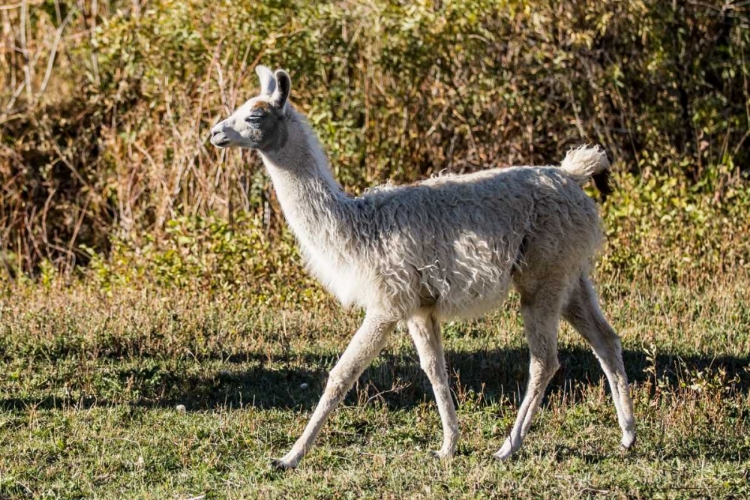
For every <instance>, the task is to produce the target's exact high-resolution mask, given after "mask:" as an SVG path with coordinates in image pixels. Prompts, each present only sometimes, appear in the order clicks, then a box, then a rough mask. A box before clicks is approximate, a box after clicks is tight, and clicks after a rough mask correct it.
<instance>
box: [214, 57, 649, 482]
mask: <svg viewBox="0 0 750 500" xmlns="http://www.w3.org/2000/svg"><path fill="white" fill-rule="evenodd" d="M256 72H257V73H258V76H259V77H260V84H261V93H260V95H259V96H257V97H255V98H253V99H250V100H249V101H247V102H246V103H245V104H244V105H243V106H242V107H240V108H239V109H237V110H236V111H235V112H234V114H233V115H232V116H230V117H229V118H227V119H226V120H224V121H222V122H221V123H219V124H217V125H216V126H215V127H213V129H212V130H211V142H212V143H213V144H214V145H215V146H217V147H219V148H226V147H240V148H249V149H257V150H258V151H259V152H260V155H261V157H262V158H263V163H264V164H265V166H266V168H267V169H268V172H269V174H270V175H271V179H272V180H273V184H274V187H275V189H276V193H277V195H278V198H279V201H280V203H281V207H282V209H283V211H284V214H285V216H286V218H287V221H288V223H289V225H290V226H291V228H292V230H293V231H294V234H295V235H296V237H297V239H298V240H299V244H300V246H301V248H302V252H303V254H304V257H305V259H306V261H307V264H308V267H309V269H310V271H311V272H312V273H313V274H314V275H315V276H316V277H317V278H318V279H319V280H320V281H321V282H322V283H323V284H324V285H325V287H326V288H327V289H328V290H330V291H331V292H332V293H333V294H335V295H336V297H337V298H338V299H339V300H340V301H341V302H342V303H343V304H344V305H352V304H354V305H357V306H359V307H362V308H364V309H365V310H366V316H365V319H364V322H363V324H362V326H361V327H360V329H359V330H358V331H357V333H356V334H355V335H354V338H353V339H352V340H351V342H350V344H349V346H348V347H347V348H346V350H345V351H344V354H343V355H342V356H341V359H339V361H338V363H337V364H336V366H335V367H334V368H333V370H332V371H331V373H330V377H329V380H328V383H327V385H326V388H325V392H324V394H323V396H322V397H321V399H320V402H319V403H318V406H317V407H316V408H315V412H314V413H313V415H312V418H311V419H310V422H309V423H308V425H307V427H306V428H305V431H304V432H303V434H302V436H301V437H300V438H299V439H298V440H297V442H296V443H295V444H294V446H293V447H292V449H291V450H290V451H289V453H287V454H286V455H285V456H284V457H282V458H281V459H278V460H274V462H273V463H274V464H275V465H276V466H277V467H279V468H293V467H296V466H297V464H298V463H299V462H300V460H301V459H302V457H303V456H304V455H305V454H306V453H307V452H308V451H309V450H310V448H311V447H312V444H313V441H314V440H315V437H316V436H317V435H318V433H319V432H320V429H321V427H322V426H323V424H324V423H325V421H326V418H327V417H328V415H329V414H330V413H331V412H332V411H333V410H334V408H336V406H337V405H338V404H339V402H340V401H341V400H342V399H343V398H344V395H345V394H346V393H347V391H348V390H349V389H350V388H351V387H352V385H353V384H354V382H355V381H356V380H357V378H358V377H359V376H360V374H361V373H362V372H363V371H364V370H365V368H366V367H367V366H368V365H369V363H370V362H371V361H372V360H373V358H374V357H375V356H377V354H378V353H379V352H380V350H381V349H382V348H383V347H384V345H385V343H386V340H387V339H388V336H389V334H390V333H391V332H392V331H393V330H394V327H395V326H396V324H397V323H398V322H399V321H403V322H405V323H406V324H407V326H408V330H409V334H410V335H411V336H412V338H413V340H414V343H415V345H416V348H417V351H418V353H419V358H420V365H421V367H422V368H423V369H424V371H425V372H426V374H427V376H428V378H429V380H430V382H431V384H432V387H433V390H434V392H435V399H436V400H437V407H438V410H439V412H440V417H441V419H442V424H443V433H444V435H443V445H442V447H441V448H440V451H437V452H435V455H436V456H438V457H440V458H447V457H450V456H451V455H452V454H453V452H454V450H455V449H456V441H457V439H458V421H457V418H456V410H455V407H454V405H453V400H452V398H451V392H450V388H449V379H448V374H447V371H446V366H445V355H444V353H443V345H442V340H441V335H440V321H441V320H444V319H445V318H450V317H456V316H460V317H472V316H477V315H479V314H482V313H483V312H486V311H488V310H490V309H495V308H497V307H499V306H500V305H501V304H502V302H503V300H504V299H505V297H506V295H507V292H508V288H509V286H510V283H511V282H512V283H513V285H514V286H515V288H516V290H517V291H518V292H519V294H520V296H521V314H522V315H523V319H524V329H525V332H526V338H527V339H528V343H529V349H530V351H531V366H530V376H529V383H528V389H527V390H526V394H525V396H524V399H523V402H522V404H521V407H520V408H519V411H518V417H517V419H516V421H515V424H514V425H513V429H512V430H511V432H510V436H508V438H507V439H506V441H505V443H504V444H503V446H502V447H501V448H500V450H499V451H498V452H497V453H495V457H497V458H499V459H506V458H508V457H510V456H511V454H513V453H514V452H515V451H516V450H518V448H519V447H520V446H521V443H522V441H523V439H524V437H525V436H526V433H527V432H528V430H529V427H530V425H531V421H532V419H533V417H534V413H535V412H536V411H537V408H538V407H539V403H540V401H541V399H542V397H543V395H544V391H545V388H546V387H547V384H548V382H549V381H550V379H551V378H552V376H553V375H554V373H555V371H556V370H557V369H558V366H559V364H558V360H557V330H558V323H559V320H560V317H561V316H562V317H563V318H565V319H566V320H567V321H568V322H569V323H570V324H571V325H573V327H575V329H576V330H577V331H578V332H579V333H580V334H581V335H583V337H584V338H585V339H586V340H587V341H588V342H589V343H590V344H591V347H592V348H593V351H594V353H595V354H596V356H597V357H598V358H599V361H600V362H601V365H602V368H603V370H604V373H605V374H606V375H607V378H608V380H609V385H610V387H611V390H612V398H613V399H614V403H615V408H616V410H617V418H618V421H619V423H620V427H621V428H622V432H623V436H622V441H621V443H622V446H623V447H624V448H629V447H630V446H631V445H632V444H633V443H634V441H635V423H634V419H633V407H632V403H631V400H630V394H629V388H628V382H627V378H626V375H625V369H624V366H623V362H622V348H621V346H620V339H619V337H618V336H617V334H616V333H615V331H614V330H613V329H612V327H611V326H610V325H609V324H608V323H607V320H606V319H605V318H604V316H603V315H602V312H601V311H600V309H599V305H598V300H597V296H596V293H595V291H594V288H593V286H592V284H591V281H590V279H589V278H588V271H589V266H590V259H591V258H592V256H593V254H594V252H595V250H596V248H597V246H598V245H599V243H600V240H601V238H602V235H601V230H600V219H599V215H598V210H597V206H596V203H595V202H594V201H593V200H592V199H591V198H589V197H588V196H587V195H586V194H585V193H584V191H583V189H581V185H582V184H583V183H585V182H586V181H587V180H588V179H589V178H590V177H591V176H592V175H594V174H596V173H599V172H604V171H606V169H608V168H609V162H608V161H607V157H606V154H605V153H604V152H603V151H601V150H600V149H599V148H598V147H597V148H587V147H581V148H578V149H574V150H572V151H570V152H569V153H568V155H567V156H566V157H565V160H563V162H562V166H561V168H557V167H512V168H504V169H494V170H487V171H483V172H477V173H474V174H468V175H445V176H440V177H436V178H432V179H429V180H427V181H424V182H421V183H418V184H415V185H410V186H399V187H384V188H380V189H376V190H373V191H370V192H367V193H366V194H364V195H363V196H360V197H358V198H352V197H349V196H347V195H346V193H344V191H343V190H342V189H341V187H340V186H339V185H338V183H337V182H336V181H335V180H334V178H333V176H332V174H331V170H330V168H329V165H328V161H327V159H326V156H325V154H324V153H323V150H322V148H321V146H320V143H319V142H318V140H317V138H316V136H315V134H314V132H313V131H312V130H311V128H310V125H309V124H308V123H307V121H306V120H305V119H304V117H303V116H301V115H300V114H299V113H297V112H296V111H295V110H294V108H293V107H292V105H291V104H290V103H289V102H288V97H289V92H290V89H291V81H290V78H289V75H288V74H287V73H286V72H284V71H281V70H279V71H276V73H275V74H274V73H272V72H271V71H270V70H269V69H268V68H266V67H264V66H258V67H257V68H256Z"/></svg>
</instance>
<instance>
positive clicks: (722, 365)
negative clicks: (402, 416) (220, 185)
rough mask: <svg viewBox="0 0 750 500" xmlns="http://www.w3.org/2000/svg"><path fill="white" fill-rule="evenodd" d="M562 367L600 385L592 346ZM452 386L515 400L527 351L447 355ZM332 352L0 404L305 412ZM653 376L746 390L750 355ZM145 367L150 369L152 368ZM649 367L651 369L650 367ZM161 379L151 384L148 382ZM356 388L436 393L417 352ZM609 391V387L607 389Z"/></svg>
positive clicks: (396, 394) (380, 367)
mask: <svg viewBox="0 0 750 500" xmlns="http://www.w3.org/2000/svg"><path fill="white" fill-rule="evenodd" d="M559 359H560V365H561V368H560V370H559V371H558V372H557V374H556V375H555V377H554V378H553V379H552V381H551V382H550V389H549V390H548V392H551V393H554V392H560V391H568V392H570V391H576V390H578V391H581V390H582V387H581V386H586V385H592V384H594V385H595V384H599V383H601V379H602V378H603V377H604V374H603V372H602V370H601V368H600V366H599V363H598V361H597V360H596V358H595V357H594V355H593V354H592V353H591V351H589V350H587V349H585V348H582V347H573V346H568V347H563V348H561V349H560V353H559ZM623 360H624V362H625V367H626V370H627V374H628V378H629V380H630V381H631V382H637V383H643V382H645V381H646V380H647V379H648V378H649V377H653V374H652V373H651V370H650V368H651V367H653V366H654V363H653V361H654V360H653V359H648V358H647V356H646V354H645V353H644V352H641V351H635V350H625V351H624V352H623ZM447 361H448V370H449V373H450V375H451V379H452V380H451V387H452V389H453V390H454V391H456V392H457V393H458V392H461V393H464V394H466V393H469V392H473V393H475V394H481V395H482V398H483V400H484V401H487V402H495V401H498V400H500V399H503V398H507V399H508V400H509V401H510V402H511V404H514V405H515V404H516V403H517V402H518V401H519V400H520V398H521V397H522V395H523V391H524V390H525V385H526V381H527V379H528V363H529V353H528V349H527V348H526V347H525V346H524V347H512V348H496V349H488V350H477V351H472V352H464V351H449V352H448V353H447ZM335 362H336V358H335V356H331V355H323V354H315V353H301V354H300V353H295V354H286V355H280V356H272V357H270V358H269V357H268V356H267V355H261V354H258V353H255V352H247V353H241V354H236V355H234V356H233V357H232V358H230V359H228V360H227V359H226V358H225V359H224V364H223V365H222V366H223V367H226V368H227V369H221V370H203V371H202V372H200V373H199V374H194V373H192V374H186V373H184V372H183V371H178V370H174V371H161V372H158V370H159V368H158V367H152V368H149V369H143V368H127V369H123V370H121V371H120V372H119V373H118V378H119V379H120V380H122V381H133V380H135V381H136V384H139V382H138V381H141V382H140V384H141V385H139V386H138V387H137V389H138V393H139V394H141V396H140V397H139V398H138V399H137V400H135V401H128V402H127V403H119V402H117V401H114V400H107V398H105V397H99V396H97V395H94V396H93V397H91V398H83V399H78V400H71V401H65V400H61V399H59V398H55V397H53V396H47V397H44V398H36V399H34V398H7V399H2V398H0V409H2V410H23V409H25V408H28V407H30V406H33V407H36V408H41V409H45V408H46V409H50V408H58V407H60V406H65V405H68V406H70V405H73V406H76V407H79V408H87V407H92V406H115V405H118V404H124V405H130V406H136V407H143V408H158V407H174V406H175V405H178V404H181V405H185V407H186V408H187V410H188V411H203V410H211V409H219V408H225V409H226V408H229V409H234V408H242V407H245V406H253V407H257V408H263V409H270V408H277V409H285V410H289V409H295V410H304V411H309V410H311V409H312V408H314V407H315V404H316V403H317V401H318V398H319V397H320V395H321V394H322V392H323V389H324V388H325V383H326V380H327V376H328V372H329V370H330V369H331V368H332V367H333V365H334V364H335ZM655 362H656V363H655V366H656V370H657V376H658V377H659V379H660V381H661V383H662V384H664V383H666V384H667V386H668V387H671V388H677V387H678V384H679V380H680V374H684V373H687V372H690V373H695V372H697V371H704V372H705V370H706V369H709V368H710V369H711V370H712V371H713V373H717V372H719V371H723V372H724V373H725V380H731V379H736V382H735V384H734V387H735V390H737V391H740V392H741V393H743V394H747V393H748V392H750V370H748V367H749V366H750V356H740V357H738V356H725V355H720V356H678V355H676V354H668V353H663V354H659V355H657V356H656V358H655ZM149 370H151V371H154V373H151V372H150V371H149ZM647 370H649V371H647ZM155 379H158V383H157V384H154V383H153V380H155ZM356 387H357V390H355V391H350V393H349V394H348V395H347V398H346V403H347V404H358V402H361V401H363V400H365V401H379V402H380V403H381V404H384V405H386V406H388V407H389V408H392V409H408V408H411V407H414V406H418V405H420V404H422V403H423V402H425V401H431V400H432V398H433V395H432V389H431V387H430V383H429V381H428V380H427V378H426V376H425V375H424V373H423V372H422V370H421V369H420V367H419V361H418V359H417V356H416V353H415V352H405V353H404V352H401V353H397V354H395V353H391V352H384V353H383V354H381V355H380V356H379V357H378V358H377V359H376V361H375V363H373V365H372V366H371V367H369V368H368V369H367V370H366V371H365V372H364V374H363V375H362V376H361V377H360V378H359V380H358V382H357V386H356ZM607 390H608V389H607Z"/></svg>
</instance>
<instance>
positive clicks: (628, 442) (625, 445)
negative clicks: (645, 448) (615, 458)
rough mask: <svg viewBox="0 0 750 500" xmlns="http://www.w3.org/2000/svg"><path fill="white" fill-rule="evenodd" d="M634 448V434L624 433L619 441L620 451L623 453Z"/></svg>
mask: <svg viewBox="0 0 750 500" xmlns="http://www.w3.org/2000/svg"><path fill="white" fill-rule="evenodd" d="M633 446H635V432H626V433H625V434H623V436H622V441H620V449H621V450H622V451H623V452H626V451H628V450H631V449H632V448H633Z"/></svg>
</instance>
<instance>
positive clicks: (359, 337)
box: [272, 313, 396, 469]
mask: <svg viewBox="0 0 750 500" xmlns="http://www.w3.org/2000/svg"><path fill="white" fill-rule="evenodd" d="M395 325H396V322H395V321H393V320H391V319H386V318H383V317H381V316H379V315H376V314H370V313H368V314H367V317H366V318H365V321H364V323H362V326H361V327H360V329H359V330H358V331H357V333H356V334H355V335H354V338H352V340H351V342H350V343H349V346H348V347H347V348H346V350H345V351H344V354H343V355H342V356H341V359H339V361H338V363H336V366H335V367H334V368H333V370H331V374H330V375H329V377H328V383H327V384H326V389H325V392H324V393H323V396H322V397H321V398H320V402H319V403H318V406H317V407H315V412H314V413H313V416H312V417H311V418H310V422H309V423H308V424H307V427H305V430H304V432H303V433H302V436H300V438H299V439H298V440H297V442H296V443H294V446H293V447H292V449H291V450H290V451H289V453H287V454H286V455H284V456H283V457H282V458H279V459H275V460H273V461H272V463H273V465H274V466H275V467H276V468H278V469H291V468H294V467H296V466H297V464H299V462H300V460H302V457H304V456H305V454H306V453H307V452H308V451H309V450H310V448H312V444H313V441H314V440H315V438H316V437H317V435H318V433H319V432H320V429H321V428H322V427H323V424H324V423H325V421H326V419H327V418H328V415H330V413H331V412H332V411H333V410H334V409H335V408H336V407H337V406H338V404H339V403H340V402H341V400H342V399H344V396H345V395H346V393H347V392H348V391H349V389H351V387H352V385H354V382H355V381H356V380H357V378H359V376H360V375H361V374H362V372H363V371H364V370H365V368H367V366H368V365H369V364H370V362H371V361H372V360H373V359H374V358H375V356H377V355H378V353H380V351H381V350H382V349H383V347H384V346H385V343H386V341H387V340H388V335H389V334H390V333H391V332H392V331H393V328H394V326H395Z"/></svg>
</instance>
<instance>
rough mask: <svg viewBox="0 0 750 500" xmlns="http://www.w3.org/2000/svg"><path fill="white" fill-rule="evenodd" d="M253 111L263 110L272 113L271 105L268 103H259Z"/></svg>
mask: <svg viewBox="0 0 750 500" xmlns="http://www.w3.org/2000/svg"><path fill="white" fill-rule="evenodd" d="M253 109H262V110H263V111H265V112H267V113H270V112H271V103H269V102H266V101H258V102H256V103H255V105H254V106H253Z"/></svg>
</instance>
